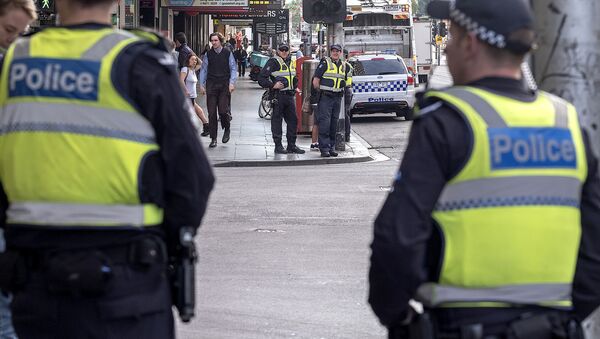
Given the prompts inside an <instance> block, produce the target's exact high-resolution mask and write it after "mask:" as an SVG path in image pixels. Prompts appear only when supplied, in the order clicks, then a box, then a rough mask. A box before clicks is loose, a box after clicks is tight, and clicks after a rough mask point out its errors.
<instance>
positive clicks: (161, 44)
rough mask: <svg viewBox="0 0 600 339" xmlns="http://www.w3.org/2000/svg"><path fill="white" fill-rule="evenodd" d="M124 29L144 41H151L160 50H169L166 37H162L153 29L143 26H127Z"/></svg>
mask: <svg viewBox="0 0 600 339" xmlns="http://www.w3.org/2000/svg"><path fill="white" fill-rule="evenodd" d="M125 30H126V31H128V32H130V33H132V34H135V35H136V36H138V37H140V38H142V39H144V40H146V41H149V42H151V43H152V44H153V45H154V46H156V47H157V48H159V49H160V50H162V51H164V52H169V48H168V44H167V39H165V37H163V36H162V35H161V34H160V33H158V32H156V31H155V30H152V29H149V28H145V27H138V28H127V29H125Z"/></svg>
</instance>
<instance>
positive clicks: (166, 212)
mask: <svg viewBox="0 0 600 339" xmlns="http://www.w3.org/2000/svg"><path fill="white" fill-rule="evenodd" d="M114 5H115V2H114V1H113V0H95V1H88V0H60V1H57V2H56V8H57V11H58V14H59V15H60V18H61V20H60V21H61V25H62V26H58V27H48V28H46V29H44V30H43V31H40V32H38V33H37V34H34V35H31V36H29V37H25V38H21V39H19V40H17V41H16V42H15V43H14V44H13V45H12V46H11V47H10V48H9V49H8V52H7V54H6V57H5V60H4V63H3V66H2V72H1V74H0V77H1V78H0V121H1V122H2V123H1V124H2V126H1V129H2V130H3V131H4V132H3V133H2V134H0V158H1V159H2V165H0V167H2V170H1V171H0V183H1V186H0V188H1V191H0V196H1V197H2V199H0V211H1V214H0V215H2V219H1V222H2V227H3V228H4V229H5V235H6V243H7V248H8V250H7V253H5V255H3V256H2V257H3V258H2V270H1V274H0V278H1V279H0V283H1V284H2V286H1V287H2V288H3V290H4V289H7V290H9V291H11V292H13V294H14V299H13V303H12V311H13V323H14V326H15V329H16V332H17V335H18V336H19V338H20V339H29V338H32V339H34V338H109V339H110V338H132V339H133V338H156V339H162V338H174V323H173V315H172V305H171V304H172V301H171V287H170V283H169V278H168V271H167V256H168V254H172V255H173V254H174V253H177V252H176V250H177V247H176V244H177V243H178V239H179V233H180V229H181V228H182V227H185V226H189V227H192V228H197V227H198V226H199V225H200V222H201V220H202V216H203V214H204V211H205V209H206V206H207V201H208V196H209V193H210V191H211V189H212V186H213V182H214V178H213V175H212V170H211V167H210V164H209V163H208V160H207V158H206V156H205V155H204V153H203V151H202V147H201V145H200V144H199V141H198V138H197V137H196V134H195V131H194V128H193V126H192V124H191V122H190V120H189V117H190V114H191V112H189V111H188V110H189V108H190V105H189V102H188V101H189V100H188V99H186V98H184V96H183V91H182V90H181V86H180V84H179V81H178V78H177V73H176V71H175V67H174V66H175V64H174V62H173V59H172V58H171V57H170V55H169V54H168V52H167V49H166V48H165V43H164V41H163V40H162V39H161V38H160V37H159V36H157V35H154V34H152V33H148V32H142V31H139V32H124V31H119V30H115V29H113V28H112V26H111V20H110V18H111V15H110V13H111V9H112V8H113V6H114ZM31 79H35V81H31ZM148 84H152V86H148Z"/></svg>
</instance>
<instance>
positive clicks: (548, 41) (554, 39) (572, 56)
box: [531, 0, 600, 156]
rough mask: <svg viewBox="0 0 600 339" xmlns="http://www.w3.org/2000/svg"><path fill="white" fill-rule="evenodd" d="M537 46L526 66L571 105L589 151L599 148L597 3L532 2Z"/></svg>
mask: <svg viewBox="0 0 600 339" xmlns="http://www.w3.org/2000/svg"><path fill="white" fill-rule="evenodd" d="M531 3H532V6H533V8H534V12H535V15H536V32H537V33H538V43H539V48H538V50H537V51H536V52H535V53H534V54H533V58H532V64H533V70H534V75H535V78H536V80H537V82H538V84H539V87H540V88H541V89H543V90H545V91H548V92H551V93H553V94H556V95H559V96H561V97H562V98H564V99H566V100H568V101H569V102H571V103H573V104H574V105H575V107H576V108H577V112H578V113H579V118H580V121H581V124H582V125H583V128H584V129H586V130H587V132H588V133H589V136H590V139H591V144H592V148H593V149H594V153H595V154H596V156H599V155H600V153H599V148H600V147H599V146H600V131H599V130H598V128H599V127H600V110H599V109H598V108H599V107H600V95H598V92H599V91H600V49H599V48H598V46H600V20H599V18H600V2H598V1H597V0H535V1H531Z"/></svg>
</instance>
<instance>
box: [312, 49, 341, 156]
mask: <svg viewBox="0 0 600 339" xmlns="http://www.w3.org/2000/svg"><path fill="white" fill-rule="evenodd" d="M330 50H331V57H325V58H323V59H321V62H320V63H319V66H317V70H316V71H315V75H314V78H313V87H314V88H318V89H319V90H320V92H321V95H320V99H319V102H318V106H317V107H318V108H317V109H318V114H317V122H318V125H319V150H320V151H321V156H322V157H330V156H332V157H337V156H338V153H337V152H336V151H335V134H336V131H337V123H338V119H339V117H340V106H341V102H342V96H343V91H344V87H346V79H347V78H346V77H347V72H348V67H346V63H345V62H343V61H342V60H341V58H340V56H341V52H342V46H340V45H337V44H334V45H331V47H330Z"/></svg>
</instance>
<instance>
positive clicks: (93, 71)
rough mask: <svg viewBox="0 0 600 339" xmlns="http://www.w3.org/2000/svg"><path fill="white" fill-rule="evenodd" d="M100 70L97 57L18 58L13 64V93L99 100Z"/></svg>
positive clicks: (11, 93)
mask: <svg viewBox="0 0 600 339" xmlns="http://www.w3.org/2000/svg"><path fill="white" fill-rule="evenodd" d="M99 73H100V63H99V62H96V61H88V60H71V59H48V58H28V59H16V60H15V61H14V62H13V63H12V64H11V65H10V72H9V96H11V97H19V96H37V97H61V98H69V99H79V100H97V98H98V77H99V76H98V75H99Z"/></svg>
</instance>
